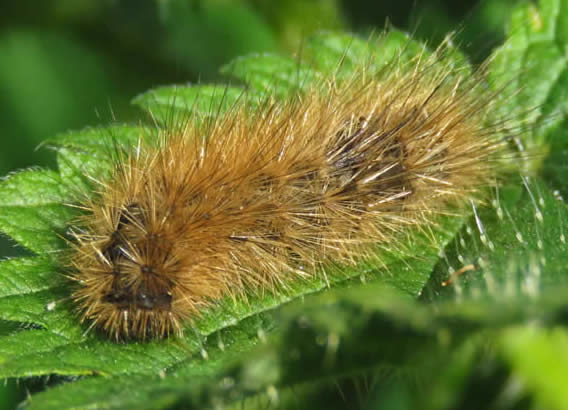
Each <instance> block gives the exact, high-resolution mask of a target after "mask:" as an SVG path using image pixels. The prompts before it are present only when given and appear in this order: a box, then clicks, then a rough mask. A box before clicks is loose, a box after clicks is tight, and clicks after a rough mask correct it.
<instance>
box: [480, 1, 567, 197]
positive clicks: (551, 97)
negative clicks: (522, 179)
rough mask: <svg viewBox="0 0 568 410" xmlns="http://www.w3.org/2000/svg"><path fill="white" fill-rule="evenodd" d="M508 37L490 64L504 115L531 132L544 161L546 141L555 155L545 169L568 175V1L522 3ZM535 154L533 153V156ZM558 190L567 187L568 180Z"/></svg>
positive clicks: (539, 157) (530, 143) (529, 142)
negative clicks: (537, 5)
mask: <svg viewBox="0 0 568 410" xmlns="http://www.w3.org/2000/svg"><path fill="white" fill-rule="evenodd" d="M508 31H509V38H508V39H507V41H506V42H505V44H504V45H503V46H502V47H501V48H500V49H498V50H497V51H496V52H495V53H494V55H493V58H492V61H491V64H490V71H489V74H490V77H491V80H492V82H493V84H494V87H496V89H500V90H501V91H500V92H499V95H500V96H501V98H502V104H500V106H501V110H500V111H501V114H503V115H505V116H506V118H511V119H517V120H520V121H521V122H522V124H523V126H524V127H525V128H529V127H532V129H533V132H532V133H531V134H528V136H529V137H530V138H529V139H528V140H527V141H525V143H526V145H528V147H529V148H533V149H535V147H536V151H537V153H538V155H536V158H535V159H533V161H536V162H542V161H543V160H544V159H545V158H546V156H545V155H543V151H544V150H543V149H542V147H543V145H544V144H550V145H551V147H550V148H549V149H550V151H551V152H552V153H553V156H551V157H549V158H547V160H546V161H545V162H544V166H545V168H546V171H547V173H548V174H549V175H550V176H552V175H554V173H555V172H557V170H559V169H560V170H562V172H563V173H565V166H564V164H565V162H566V158H567V157H566V150H567V149H568V146H567V141H568V139H567V138H566V135H565V131H564V130H565V129H566V124H565V123H563V121H564V118H565V116H566V113H567V112H568V4H567V3H566V2H565V1H564V0H541V1H539V7H538V8H537V7H536V6H535V5H534V4H532V3H525V4H522V5H521V6H519V7H518V8H517V9H516V10H515V12H514V13H513V17H512V19H511V25H510V27H509V30H508ZM533 156H534V155H533ZM557 181H559V182H560V181H564V182H562V184H559V185H558V186H557V187H556V188H561V189H563V190H564V192H567V191H566V185H565V181H566V179H562V178H557Z"/></svg>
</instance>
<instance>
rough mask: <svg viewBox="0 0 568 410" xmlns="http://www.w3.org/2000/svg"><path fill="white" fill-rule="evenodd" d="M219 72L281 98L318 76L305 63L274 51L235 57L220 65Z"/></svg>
mask: <svg viewBox="0 0 568 410" xmlns="http://www.w3.org/2000/svg"><path fill="white" fill-rule="evenodd" d="M221 73H223V74H225V75H227V76H230V77H232V78H236V79H239V80H241V81H242V82H243V83H245V84H247V85H248V86H249V88H250V89H251V90H252V91H253V92H256V93H259V94H266V93H269V95H274V96H276V97H280V98H282V97H284V96H286V95H287V94H288V93H289V92H290V91H293V90H298V89H301V88H303V87H306V86H308V85H310V84H312V83H313V82H314V81H316V79H317V78H318V73H317V72H316V71H314V70H313V69H312V68H311V67H309V66H307V65H305V64H304V63H302V62H299V61H297V60H294V59H292V58H289V57H282V56H278V55H275V54H258V55H250V56H246V57H238V58H236V59H234V60H233V61H231V62H230V63H229V64H227V65H225V66H223V67H222V68H221Z"/></svg>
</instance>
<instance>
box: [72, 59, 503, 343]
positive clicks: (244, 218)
mask: <svg viewBox="0 0 568 410" xmlns="http://www.w3.org/2000/svg"><path fill="white" fill-rule="evenodd" d="M442 51H443V50H439V51H438V53H434V54H432V55H427V54H425V53H423V54H419V55H418V56H417V57H415V58H413V59H412V60H411V61H410V62H406V63H400V64H399V63H397V60H396V59H394V60H393V62H391V63H389V64H387V65H385V66H383V67H382V68H381V69H380V70H378V71H373V70H372V69H371V67H372V62H370V63H369V64H368V65H364V66H361V67H356V68H355V69H354V70H353V72H352V74H351V75H349V76H348V77H347V78H340V77H339V76H334V75H330V76H328V77H326V78H323V79H320V80H318V81H316V82H315V83H314V84H313V85H309V86H308V87H306V88H305V89H304V90H303V91H302V92H298V93H295V94H294V95H292V96H291V97H289V98H286V99H282V100H278V99H274V98H272V97H271V96H269V97H264V98H262V99H261V101H260V102H258V101H257V102H256V103H255V104H250V101H247V99H246V98H243V99H242V100H241V102H239V103H237V104H235V105H234V106H233V107H232V108H231V109H230V110H229V112H228V113H226V114H224V115H222V116H218V117H216V118H213V119H211V118H205V117H203V116H200V115H199V114H195V115H194V117H193V118H191V120H190V121H185V122H183V123H181V124H176V126H173V127H170V128H168V129H167V130H163V131H161V132H160V133H159V135H157V136H156V138H155V139H154V140H150V139H141V140H140V141H139V144H138V146H137V147H135V149H134V150H133V151H132V152H130V153H126V154H124V155H119V156H118V159H117V161H116V164H115V168H114V170H113V171H112V173H111V175H110V176H109V177H108V178H104V179H102V180H99V181H98V188H97V192H96V193H95V195H93V196H91V198H90V199H89V200H87V201H85V202H84V203H82V204H81V205H80V207H81V208H83V209H84V210H85V214H84V215H83V216H82V217H81V218H79V219H78V220H77V221H76V225H75V226H76V229H75V230H74V231H73V232H74V234H73V235H74V241H73V242H72V251H73V254H72V256H71V262H70V267H71V274H70V276H71V277H72V279H73V280H74V281H75V282H76V284H77V287H76V290H75V291H74V293H73V299H74V300H75V302H76V305H77V307H78V310H79V311H80V314H81V316H82V319H83V320H85V321H88V322H90V323H91V324H92V326H96V327H98V328H100V329H102V330H103V331H104V332H106V333H107V334H108V335H109V336H110V337H111V338H113V339H116V340H123V339H129V338H135V339H147V338H150V337H164V336H167V335H169V334H172V333H175V334H179V333H181V329H182V323H183V322H184V321H186V320H189V319H191V318H192V317H196V316H198V315H200V314H202V312H203V311H204V310H205V309H207V308H208V307H209V306H211V305H212V304H214V303H215V302H216V301H217V300H219V299H221V298H223V297H227V296H230V297H233V298H239V297H245V296H246V295H247V294H249V293H251V292H265V291H269V292H279V291H283V290H285V289H286V287H287V286H289V284H290V283H292V282H293V281H295V280H301V279H302V278H309V277H312V276H313V275H318V274H320V275H321V274H325V273H322V272H325V271H324V270H323V269H322V267H324V266H325V265H326V264H329V263H333V264H337V265H352V264H354V263H356V262H357V261H358V260H361V259H366V258H371V257H372V254H373V252H374V248H375V247H376V246H382V247H385V248H396V247H397V246H398V243H399V242H401V240H402V238H404V235H406V234H408V232H409V229H410V228H412V227H418V229H427V227H428V226H429V225H431V224H433V223H434V219H435V217H436V216H438V215H440V214H457V215H459V214H463V213H464V212H466V211H465V209H466V207H467V206H468V205H469V203H471V202H474V203H475V202H478V201H479V200H481V199H483V193H484V191H485V188H486V187H487V186H489V185H491V184H492V183H493V181H494V180H495V178H496V176H497V174H498V173H499V172H500V169H501V168H500V164H501V162H502V161H501V160H502V159H503V158H504V157H505V156H506V155H507V153H508V149H507V144H506V141H505V135H506V131H507V128H508V127H507V121H504V120H503V119H500V118H493V115H492V111H493V109H494V108H495V104H496V101H498V100H496V99H495V98H494V95H493V94H492V92H490V91H487V90H486V88H485V83H484V81H483V79H482V76H481V74H473V75H472V74H471V73H470V72H468V71H467V70H465V69H463V67H456V66H454V65H451V64H446V63H444V61H443V59H441V57H440V54H441V53H442ZM247 102H249V103H247Z"/></svg>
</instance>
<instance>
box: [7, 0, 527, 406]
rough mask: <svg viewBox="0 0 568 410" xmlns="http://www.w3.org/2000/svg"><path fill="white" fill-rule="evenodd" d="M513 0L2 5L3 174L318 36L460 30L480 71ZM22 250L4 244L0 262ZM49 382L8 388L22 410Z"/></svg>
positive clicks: (57, 0) (120, 0) (31, 1)
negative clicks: (174, 91) (221, 71)
mask: <svg viewBox="0 0 568 410" xmlns="http://www.w3.org/2000/svg"><path fill="white" fill-rule="evenodd" d="M515 3H516V2H515V1H513V0H489V1H476V0H462V1H455V0H431V1H426V0H424V1H420V0H397V1H393V2H381V1H372V0H288V1H286V0H282V1H278V0H202V1H199V0H42V1H37V0H22V1H7V0H4V1H3V2H2V3H0V4H1V6H0V10H1V11H2V12H1V13H0V123H1V124H2V125H1V128H0V130H1V131H0V132H1V136H0V138H1V141H2V145H1V146H2V148H1V149H0V175H5V174H7V173H9V172H11V171H13V170H16V169H19V168H25V167H30V166H38V165H39V166H54V155H53V153H52V152H50V151H49V150H48V149H46V148H41V147H40V148H39V149H37V148H38V146H39V144H40V143H41V142H42V140H44V139H46V138H48V137H50V136H53V135H55V134H58V133H62V132H65V131H68V130H72V129H78V128H82V127H86V126H94V125H98V124H105V123H108V122H109V121H113V120H115V119H116V120H117V121H121V122H129V121H130V122H131V121H138V120H140V119H142V118H143V115H142V114H141V113H140V112H139V111H137V109H135V107H133V106H132V105H131V104H130V101H131V99H132V98H133V97H134V96H136V95H137V94H139V93H142V92H144V91H146V90H148V89H149V88H152V87H156V86H159V85H165V84H172V83H180V84H184V83H188V82H191V83H195V82H200V81H201V82H217V81H222V79H220V78H219V76H218V74H217V70H218V68H219V67H220V66H221V65H222V64H224V63H226V62H228V61H229V60H230V59H231V58H233V57H236V56H238V55H243V54H247V53H252V52H275V53H284V54H289V53H294V52H295V51H298V50H299V49H300V47H301V42H302V39H304V38H305V37H307V36H309V35H310V33H313V32H314V31H316V30H321V29H330V30H334V29H342V30H348V31H352V32H357V33H361V34H364V35H365V34H369V33H371V32H380V31H381V30H383V29H384V27H385V24H387V22H390V24H392V25H394V26H396V27H398V28H402V29H404V30H407V31H409V32H411V33H413V34H414V36H415V37H417V38H421V39H423V40H426V41H428V42H429V43H431V44H435V43H437V42H439V41H440V40H441V39H442V38H443V37H444V35H445V34H446V33H447V32H449V31H453V30H457V32H458V34H457V41H456V42H457V43H458V45H459V46H460V47H461V48H462V49H463V51H464V52H465V53H466V54H468V55H469V56H470V58H471V59H472V60H473V61H476V62H479V61H482V60H483V58H484V57H486V56H487V55H488V54H489V52H490V51H491V49H492V48H493V47H494V46H496V45H498V44H499V43H500V42H502V40H503V38H504V30H505V26H506V21H507V19H508V16H509V14H510V13H511V10H512V8H513V7H514V4H515ZM21 253H22V251H21V250H19V249H16V248H15V247H14V246H13V244H11V243H10V242H9V241H8V240H7V239H5V238H0V257H4V256H14V255H18V254H21ZM47 383H49V381H48V380H33V381H30V382H25V383H21V384H16V383H15V382H8V383H7V385H6V387H4V388H2V387H0V408H13V407H14V406H15V405H16V404H17V403H18V402H19V401H21V400H22V398H23V397H24V396H25V394H26V393H27V391H33V390H37V389H42V388H44V387H45V385H46V384H47Z"/></svg>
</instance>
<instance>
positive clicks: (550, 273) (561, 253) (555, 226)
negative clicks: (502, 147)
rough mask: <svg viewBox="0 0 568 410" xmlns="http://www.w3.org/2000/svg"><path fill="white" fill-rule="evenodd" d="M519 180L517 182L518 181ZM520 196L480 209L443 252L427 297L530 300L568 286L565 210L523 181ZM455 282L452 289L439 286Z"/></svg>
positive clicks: (541, 188)
mask: <svg viewBox="0 0 568 410" xmlns="http://www.w3.org/2000/svg"><path fill="white" fill-rule="evenodd" d="M519 178H520V177H519ZM523 182H524V185H523V188H522V189H523V190H522V192H521V193H520V197H518V199H516V200H514V201H507V200H506V198H503V199H502V200H501V201H499V202H497V203H495V204H494V205H496V208H485V209H479V210H478V218H477V219H476V218H472V220H471V221H470V222H469V223H468V224H467V225H466V227H465V228H464V229H463V230H462V231H461V232H460V233H459V234H458V235H457V237H456V239H455V240H454V242H453V243H452V244H450V246H448V248H447V249H446V252H445V258H444V259H442V260H441V261H440V263H439V265H438V267H437V271H436V274H435V275H432V277H431V280H430V282H429V284H428V286H427V287H426V292H425V295H427V297H430V298H434V299H436V298H438V297H440V295H439V294H438V293H441V294H442V295H445V296H448V295H449V296H450V297H453V296H454V295H457V296H458V297H486V298H487V297H488V298H507V297H509V298H513V299H514V298H516V297H519V296H524V297H529V298H534V299H535V303H537V304H538V299H539V296H540V295H541V294H543V293H546V292H549V291H550V290H551V289H554V288H555V287H557V286H559V285H564V284H568V273H567V271H566V264H567V263H568V252H567V251H568V242H567V236H566V235H567V233H566V227H567V226H568V207H567V206H566V204H565V203H564V202H563V201H562V200H560V199H559V198H557V197H556V196H555V195H554V194H553V193H552V192H551V191H550V189H549V188H548V187H547V186H546V185H545V184H544V183H543V182H542V181H540V180H530V179H528V178H524V180H523ZM464 267H469V268H468V269H466V270H465V271H464V273H463V274H462V275H460V276H457V277H454V279H453V280H452V285H453V286H448V287H445V288H444V287H443V286H441V284H442V282H443V281H444V280H446V279H448V278H452V276H455V273H456V272H457V271H459V270H460V269H462V268H464Z"/></svg>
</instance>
